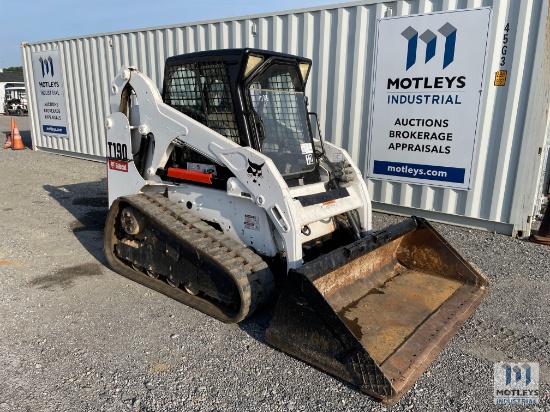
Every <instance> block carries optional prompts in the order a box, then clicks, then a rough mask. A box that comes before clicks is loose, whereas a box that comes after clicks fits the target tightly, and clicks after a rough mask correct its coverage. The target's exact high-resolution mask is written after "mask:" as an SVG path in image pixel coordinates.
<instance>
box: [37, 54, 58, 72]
mask: <svg viewBox="0 0 550 412" xmlns="http://www.w3.org/2000/svg"><path fill="white" fill-rule="evenodd" d="M38 61H39V62H40V66H41V67H42V77H46V75H47V74H49V75H51V76H52V77H53V76H54V67H53V61H52V58H51V56H48V57H47V58H46V59H43V58H42V57H41V58H39V59H38Z"/></svg>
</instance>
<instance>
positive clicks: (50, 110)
mask: <svg viewBox="0 0 550 412" xmlns="http://www.w3.org/2000/svg"><path fill="white" fill-rule="evenodd" d="M32 67H33V74H34V83H35V84H34V85H35V88H36V94H37V106H38V115H39V119H40V128H41V131H42V133H43V134H44V135H48V136H58V137H66V136H67V127H68V121H67V109H66V105H65V89H64V87H63V76H62V73H61V62H60V58H59V50H48V51H41V52H34V53H33V54H32Z"/></svg>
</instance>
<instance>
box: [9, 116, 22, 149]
mask: <svg viewBox="0 0 550 412" xmlns="http://www.w3.org/2000/svg"><path fill="white" fill-rule="evenodd" d="M11 121H12V122H13V132H12V133H11V141H12V142H13V144H12V146H11V148H12V150H19V149H24V148H25V145H23V141H22V140H21V135H20V134H19V129H18V128H17V125H16V124H15V120H13V117H12V118H11Z"/></svg>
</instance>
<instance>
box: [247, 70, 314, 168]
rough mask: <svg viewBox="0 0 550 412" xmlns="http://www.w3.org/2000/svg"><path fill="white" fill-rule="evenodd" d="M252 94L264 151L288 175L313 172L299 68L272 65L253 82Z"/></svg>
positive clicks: (312, 159) (251, 98) (311, 146)
mask: <svg viewBox="0 0 550 412" xmlns="http://www.w3.org/2000/svg"><path fill="white" fill-rule="evenodd" d="M297 90H298V91H297ZM249 94H250V100H251V101H252V107H253V109H254V112H255V115H256V128H257V131H258V135H259V141H260V147H261V151H262V153H263V154H265V155H266V156H269V157H270V158H271V159H272V160H273V162H274V163H275V166H277V168H278V169H279V171H280V172H281V174H282V175H284V176H288V175H295V174H301V173H303V172H309V171H312V170H313V169H314V168H315V164H314V163H315V162H314V156H313V144H312V141H311V138H310V136H309V132H308V126H307V110H306V105H305V96H304V93H303V92H301V81H300V77H299V74H298V71H297V70H296V68H295V67H294V66H290V65H285V64H276V65H273V66H271V67H269V68H268V69H267V70H266V71H265V72H263V73H262V74H261V75H260V76H259V77H257V78H256V79H254V81H253V83H252V84H250V86H249Z"/></svg>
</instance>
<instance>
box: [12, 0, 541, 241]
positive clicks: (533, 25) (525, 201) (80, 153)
mask: <svg viewBox="0 0 550 412" xmlns="http://www.w3.org/2000/svg"><path fill="white" fill-rule="evenodd" d="M482 7H489V8H490V9H491V25H490V30H489V33H488V41H487V54H486V61H485V66H484V67H485V72H484V81H483V84H482V85H481V87H480V88H481V90H480V94H481V99H480V105H479V122H478V124H477V131H478V132H477V139H476V140H475V148H474V149H475V150H474V152H473V153H474V157H473V161H472V164H471V182H470V188H469V190H468V189H466V190H464V189H456V188H445V187H435V186H431V185H424V184H411V183H402V182H394V181H389V180H367V182H368V187H369V190H370V195H371V197H372V200H373V207H374V209H375V210H378V211H384V212H389V213H396V214H404V215H411V214H415V215H420V216H424V217H427V218H429V219H432V220H435V221H442V222H449V223H453V224H458V225H462V226H468V227H475V228H483V229H486V230H491V231H496V232H499V233H505V234H509V235H514V236H519V237H521V236H526V235H528V234H529V232H530V227H531V223H532V221H533V218H534V216H535V214H537V213H538V210H539V208H540V200H541V196H542V195H543V194H544V193H545V190H547V181H545V179H546V176H547V173H546V172H545V171H546V165H547V158H548V147H549V145H548V139H549V138H550V136H549V132H548V120H549V116H548V112H549V108H550V103H549V100H550V97H549V95H550V92H549V85H550V74H549V73H548V67H550V61H549V60H550V58H549V49H550V34H549V25H548V9H549V2H548V1H545V0H525V1H521V2H520V1H515V0H407V1H387V2H381V1H373V0H367V1H359V2H353V3H345V4H335V5H333V6H323V7H316V8H308V9H301V10H292V11H286V12H279V13H275V14H273V13H271V14H262V15H254V16H245V17H236V18H228V19H219V20H215V21H205V22H199V23H184V24H180V25H172V26H164V27H152V28H144V29H136V30H128V31H121V32H116V33H105V34H96V35H89V36H80V37H75V38H66V39H59V40H51V41H44V42H35V43H23V44H22V57H23V66H24V73H25V80H26V85H27V90H28V93H29V96H30V102H31V104H30V111H29V116H30V120H31V129H32V130H31V133H32V139H33V146H34V148H35V149H36V150H44V151H49V152H53V153H58V154H63V155H68V156H77V157H82V158H87V159H92V160H103V159H104V157H105V143H104V140H105V139H104V133H105V132H104V119H105V118H106V117H107V116H108V114H109V106H108V93H109V85H110V82H111V80H112V79H113V78H114V76H115V75H116V73H117V72H118V70H119V69H120V67H121V66H122V65H131V66H135V67H136V68H137V69H138V70H140V71H141V72H143V73H145V74H146V75H147V76H149V77H150V78H151V79H153V81H154V82H155V83H156V85H157V86H158V87H159V89H160V88H161V87H162V79H163V70H164V61H165V59H166V58H167V57H169V56H173V55H177V54H183V53H189V52H194V51H203V50H213V49H224V48H241V47H254V48H264V49H270V50H274V51H279V52H285V53H291V54H298V55H301V56H305V57H308V58H311V59H312V60H313V62H314V65H313V68H312V71H311V74H310V77H309V85H308V90H307V94H308V95H309V102H310V109H311V110H312V111H315V112H317V113H318V114H319V118H320V121H321V127H322V130H323V131H324V137H325V138H326V139H327V140H328V141H330V142H333V143H335V144H337V145H341V146H342V147H344V148H345V149H347V150H348V151H349V152H350V154H351V155H352V157H353V158H354V159H355V160H356V161H357V163H358V164H359V166H360V168H361V169H362V171H363V173H364V175H365V176H367V174H368V170H367V167H368V148H369V139H370V136H369V133H370V125H371V121H372V119H371V113H372V109H373V78H374V67H375V66H374V61H375V56H376V44H377V27H378V21H379V19H384V18H388V17H396V16H411V15H416V14H426V13H436V12H444V11H452V10H466V9H476V8H482ZM44 52H52V54H53V53H55V56H57V57H55V56H54V60H53V61H52V60H51V59H50V61H49V62H48V61H45V60H42V62H41V64H42V77H44V76H45V73H46V71H47V70H48V69H49V68H50V66H49V64H50V65H51V67H52V71H53V69H54V65H55V66H57V64H58V63H57V62H59V65H60V67H59V68H58V67H55V69H56V70H57V72H56V73H57V75H59V76H61V78H62V83H63V90H64V96H62V100H63V104H64V105H65V107H64V108H63V109H64V110H65V111H66V116H67V119H66V130H65V131H64V132H65V133H64V134H62V135H59V134H58V135H55V134H51V133H47V132H45V131H44V129H41V127H40V116H41V115H42V114H41V113H39V111H38V96H37V88H38V85H39V82H40V81H41V79H39V78H38V77H40V76H37V75H36V73H37V70H39V69H37V67H38V66H37V65H38V63H37V61H38V60H39V57H40V58H44V59H45V58H46V55H47V53H46V54H44ZM56 59H57V60H56ZM33 65H34V69H33ZM45 70H46V71H45ZM503 70H505V71H506V73H505V74H506V79H505V84H504V85H501V86H497V85H495V84H496V82H497V78H496V77H497V76H498V74H497V72H498V73H503ZM52 74H53V73H52ZM42 80H43V79H42ZM58 130H60V129H58Z"/></svg>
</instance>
